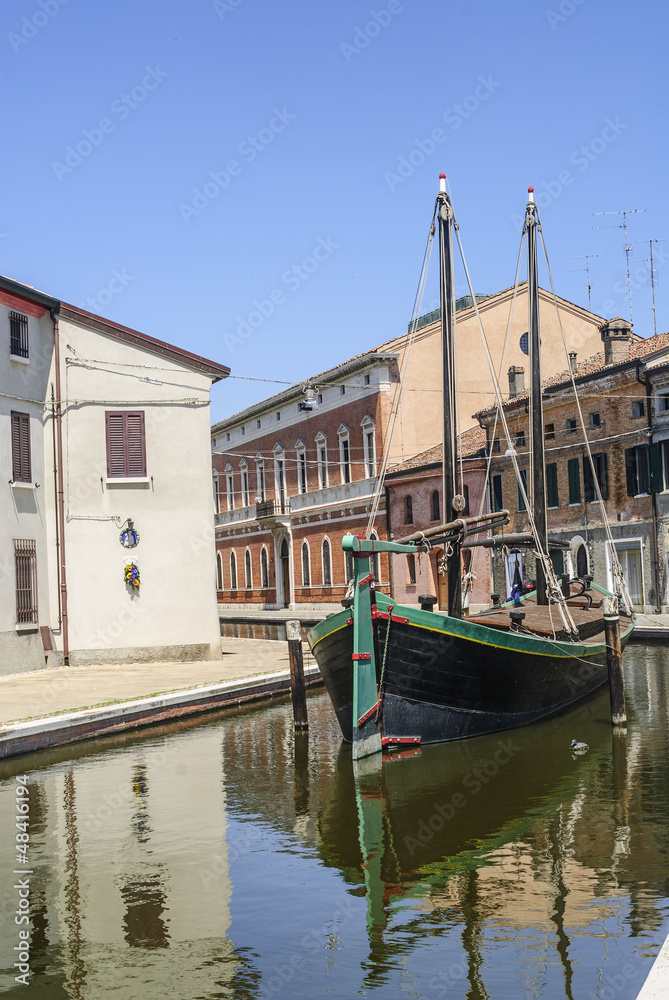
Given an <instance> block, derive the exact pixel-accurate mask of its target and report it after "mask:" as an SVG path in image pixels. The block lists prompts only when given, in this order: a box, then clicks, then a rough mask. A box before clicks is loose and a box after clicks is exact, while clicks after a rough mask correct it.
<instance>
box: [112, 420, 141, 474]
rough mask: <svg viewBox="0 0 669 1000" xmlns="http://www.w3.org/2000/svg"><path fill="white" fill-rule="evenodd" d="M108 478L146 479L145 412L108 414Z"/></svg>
mask: <svg viewBox="0 0 669 1000" xmlns="http://www.w3.org/2000/svg"><path fill="white" fill-rule="evenodd" d="M105 425H106V434H107V477H108V478H109V479H113V478H119V479H139V478H141V477H144V476H145V475H146V443H145V437H144V412H143V411H142V410H139V411H136V412H129V411H127V410H121V411H116V412H109V411H108V412H107V413H105Z"/></svg>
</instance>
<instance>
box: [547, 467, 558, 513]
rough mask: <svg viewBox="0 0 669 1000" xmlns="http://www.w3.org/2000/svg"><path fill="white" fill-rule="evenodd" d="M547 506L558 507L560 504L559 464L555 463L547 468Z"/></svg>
mask: <svg viewBox="0 0 669 1000" xmlns="http://www.w3.org/2000/svg"><path fill="white" fill-rule="evenodd" d="M546 504H547V505H548V506H549V507H557V506H558V504H559V500H558V477H557V464H556V463H555V462H551V463H550V465H547V466H546Z"/></svg>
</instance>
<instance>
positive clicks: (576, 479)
mask: <svg viewBox="0 0 669 1000" xmlns="http://www.w3.org/2000/svg"><path fill="white" fill-rule="evenodd" d="M567 476H568V477H569V503H580V502H581V477H580V475H579V461H578V459H577V458H570V459H569V461H568V462H567Z"/></svg>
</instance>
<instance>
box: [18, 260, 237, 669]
mask: <svg viewBox="0 0 669 1000" xmlns="http://www.w3.org/2000/svg"><path fill="white" fill-rule="evenodd" d="M0 329H1V330H2V331H3V335H2V339H1V340H0V355H1V357H2V360H1V362H0V463H1V467H2V471H3V472H4V471H6V472H7V476H6V481H7V483H8V486H7V487H6V488H5V490H4V500H3V501H2V511H3V513H2V517H1V518H0V658H1V661H0V662H1V666H0V671H1V672H2V673H15V672H20V671H23V670H31V669H37V668H39V667H42V666H44V665H45V662H47V661H48V662H49V663H54V662H59V661H65V662H66V663H70V664H83V663H120V662H140V661H156V660H163V659H164V660H195V659H210V658H217V657H219V656H220V637H219V624H218V614H217V607H216V595H215V589H214V580H215V561H214V533H213V524H212V521H213V518H212V514H213V495H212V488H211V461H210V452H209V390H210V388H211V385H212V383H213V382H215V381H218V380H219V379H221V378H225V377H226V376H227V375H228V374H229V369H228V368H226V367H225V366H224V365H219V364H216V363H214V362H212V361H207V360H206V359H204V358H201V357H198V356H197V355H195V354H191V353H190V352H188V351H185V350H183V349H181V348H179V347H174V346H172V345H170V344H166V343H163V342H162V341H158V340H155V339H154V338H152V337H148V336H147V335H145V334H142V333H138V332H137V331H135V330H131V329H128V328H127V327H123V326H120V325H118V324H115V323H112V322H111V321H109V320H105V319H103V318H101V317H99V316H95V315H93V314H91V313H88V312H85V311H84V310H81V309H78V308H76V307H74V306H70V305H66V304H65V303H61V302H59V301H58V300H55V299H51V298H49V297H48V296H45V295H42V294H41V293H38V292H36V291H35V290H34V289H32V288H29V287H27V286H25V285H20V284H18V283H17V282H14V281H11V280H10V279H7V278H0ZM2 340H4V346H2ZM17 352H18V353H17ZM133 532H134V533H135V534H133ZM135 541H136V544H134V545H133V544H132V543H133V542H135ZM133 565H134V566H135V570H133V569H132V567H133ZM127 567H128V569H126V568H127ZM129 574H130V575H132V576H134V577H137V576H138V577H139V585H138V586H134V585H133V584H132V583H128V582H126V576H127V575H129ZM49 647H53V651H54V654H55V655H53V656H52V655H51V654H50V652H49Z"/></svg>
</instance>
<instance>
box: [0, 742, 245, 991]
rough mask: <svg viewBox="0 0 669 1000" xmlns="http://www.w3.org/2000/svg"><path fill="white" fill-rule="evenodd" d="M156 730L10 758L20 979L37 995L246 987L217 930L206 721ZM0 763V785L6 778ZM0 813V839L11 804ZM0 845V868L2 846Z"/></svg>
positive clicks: (219, 896) (220, 842) (225, 879)
mask: <svg viewBox="0 0 669 1000" xmlns="http://www.w3.org/2000/svg"><path fill="white" fill-rule="evenodd" d="M170 732H171V735H170V736H169V737H161V738H156V737H155V736H152V737H151V738H149V739H147V738H146V737H144V738H143V739H141V738H139V737H129V738H127V739H121V740H114V741H105V744H106V746H107V749H105V750H104V751H103V752H100V751H99V749H97V750H96V751H95V752H93V751H92V749H91V745H90V744H89V745H88V746H86V745H82V746H80V747H76V748H71V747H70V748H63V749H62V750H60V751H54V752H52V753H50V754H43V755H35V756H34V757H31V758H29V760H24V761H23V762H22V764H23V768H22V770H24V771H26V773H28V775H29V783H30V789H31V793H30V794H31V805H32V807H33V813H32V816H33V818H34V823H33V824H32V826H31V834H32V836H31V844H30V850H31V865H32V870H33V871H34V874H33V875H32V878H31V886H30V888H31V912H32V917H33V937H32V952H31V968H32V974H33V978H32V981H31V987H32V988H33V991H36V992H37V996H38V997H40V998H44V1000H56V998H58V1000H60V998H68V997H69V998H71V1000H97V998H102V997H108V996H110V995H111V996H115V997H118V998H119V1000H136V998H138V997H142V998H145V997H146V998H153V997H160V998H162V997H165V996H178V997H180V998H181V997H183V998H190V997H193V998H195V997H212V998H213V997H224V996H239V997H240V998H243V997H246V996H252V995H254V992H253V989H252V984H253V983H254V982H255V980H257V978H258V974H257V972H256V971H255V970H254V968H253V964H252V962H251V961H250V960H249V958H248V957H247V955H246V953H245V952H243V951H239V952H237V951H236V950H235V948H234V945H233V943H232V941H231V940H230V938H229V926H230V900H231V895H232V885H231V881H230V873H229V864H228V858H227V853H228V851H227V843H226V832H227V818H226V794H225V773H223V774H222V773H221V769H220V745H221V740H220V734H219V733H218V732H217V731H216V729H209V730H208V731H206V732H205V731H202V730H200V731H198V730H197V729H194V730H193V728H192V727H190V728H189V727H188V726H185V727H178V726H177V727H171V730H170ZM72 758H76V759H75V760H73V759H72ZM61 761H63V763H61ZM30 764H32V765H33V768H32V770H31V767H30V766H29V765H30ZM27 765H28V766H27ZM35 765H37V767H35ZM4 770H5V773H4V774H3V775H2V777H4V778H5V779H7V778H8V779H9V780H5V781H3V782H2V785H1V786H0V793H2V794H3V796H5V794H8V795H11V793H12V792H13V786H14V779H13V776H12V775H8V774H7V765H4ZM14 771H15V773H19V769H17V768H16V767H15V768H14ZM9 801H10V799H9V798H5V797H3V799H2V804H3V805H4V804H5V802H9ZM0 815H1V816H2V819H1V820H0V826H1V827H2V831H1V832H2V833H3V834H4V835H5V837H4V847H6V845H7V844H8V843H10V836H11V834H10V825H11V823H12V821H13V817H12V814H11V811H9V810H5V809H4V808H2V809H0ZM5 827H6V828H7V829H5ZM12 839H13V838H12ZM2 851H3V848H2V847H0V858H1V860H2V868H3V871H7V868H8V865H9V864H11V863H12V862H13V858H9V856H6V855H5V853H1V852H2ZM3 888H4V886H3ZM3 917H4V918H5V921H4V922H5V926H4V928H3V944H2V951H1V953H0V954H1V956H2V957H1V964H2V972H3V974H5V975H6V976H10V975H11V962H12V959H11V947H12V944H13V943H14V941H13V938H14V933H13V932H10V934H9V935H7V934H6V933H4V931H6V930H7V927H8V926H9V923H10V922H11V923H13V919H11V918H10V920H7V913H6V908H5V910H3ZM5 938H6V940H5ZM10 981H11V979H8V983H9V982H10ZM249 989H251V990H252V992H251V993H249V992H248V991H249Z"/></svg>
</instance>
